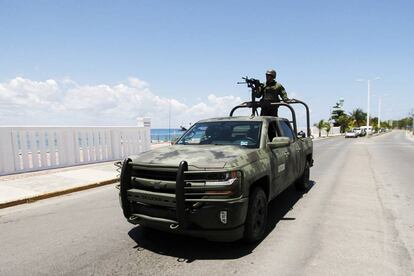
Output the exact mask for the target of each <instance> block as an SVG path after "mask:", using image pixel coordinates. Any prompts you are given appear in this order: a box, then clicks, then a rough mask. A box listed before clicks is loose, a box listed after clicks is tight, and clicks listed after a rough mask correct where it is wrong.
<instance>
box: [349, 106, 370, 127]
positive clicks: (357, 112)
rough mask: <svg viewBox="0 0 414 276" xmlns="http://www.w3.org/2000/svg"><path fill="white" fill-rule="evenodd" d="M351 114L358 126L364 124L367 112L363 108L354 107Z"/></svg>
mask: <svg viewBox="0 0 414 276" xmlns="http://www.w3.org/2000/svg"><path fill="white" fill-rule="evenodd" d="M350 115H351V118H352V119H354V120H355V124H356V126H357V127H360V126H361V125H363V124H364V123H365V120H366V118H367V113H365V112H364V111H363V110H362V109H361V108H357V109H354V110H353V111H352V113H351V114H350Z"/></svg>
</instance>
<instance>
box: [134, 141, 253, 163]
mask: <svg viewBox="0 0 414 276" xmlns="http://www.w3.org/2000/svg"><path fill="white" fill-rule="evenodd" d="M258 158H259V155H258V154H257V149H247V148H242V147H240V146H232V145H220V146H217V145H196V146H195V145H171V146H166V147H160V148H157V149H153V150H150V151H146V152H143V153H141V154H139V155H135V156H132V157H131V159H132V163H133V164H139V165H150V166H166V167H170V166H171V167H178V165H179V164H180V162H181V161H183V160H184V161H187V162H188V165H189V167H194V168H196V169H213V168H215V169H219V168H220V169H221V168H224V167H225V166H226V164H228V163H230V162H231V163H232V165H237V166H241V165H242V163H243V162H244V161H248V162H254V161H256V160H257V159H258Z"/></svg>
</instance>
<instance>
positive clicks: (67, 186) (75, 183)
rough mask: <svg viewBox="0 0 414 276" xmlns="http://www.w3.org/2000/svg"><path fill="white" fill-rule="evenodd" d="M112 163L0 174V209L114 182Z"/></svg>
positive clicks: (115, 179)
mask: <svg viewBox="0 0 414 276" xmlns="http://www.w3.org/2000/svg"><path fill="white" fill-rule="evenodd" d="M113 163H114V162H105V163H98V164H90V165H83V166H74V167H68V168H60V169H51V170H44V171H38V172H31V173H21V174H13V175H6V176H0V209H2V208H6V207H10V206H15V205H19V204H23V203H29V202H33V201H36V200H40V199H45V198H49V197H53V196H58V195H63V194H67V193H72V192H76V191H81V190H86V189H90V188H95V187H99V186H102V185H107V184H110V183H115V182H117V181H118V179H117V175H118V172H117V171H116V167H115V166H114V164H113Z"/></svg>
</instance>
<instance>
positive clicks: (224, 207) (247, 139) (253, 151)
mask: <svg viewBox="0 0 414 276" xmlns="http://www.w3.org/2000/svg"><path fill="white" fill-rule="evenodd" d="M291 103H302V102H300V101H298V100H292V101H291ZM277 105H285V106H287V107H288V108H289V109H290V110H291V112H292V117H293V119H292V121H289V120H288V119H285V118H278V117H272V116H233V112H234V111H235V110H236V109H238V108H246V107H247V108H250V107H251V104H250V105H249V102H247V103H243V104H241V105H239V106H237V107H235V108H234V109H233V110H232V112H231V114H230V116H229V117H224V118H213V119H207V120H202V121H199V122H197V123H195V124H194V125H193V126H192V127H191V128H190V129H188V130H187V131H186V132H185V133H184V134H183V135H182V136H181V137H180V138H179V139H178V140H177V141H176V142H175V143H174V144H173V145H170V146H166V147H160V148H157V149H153V150H150V151H147V152H144V153H141V154H139V155H136V156H130V157H129V158H126V159H125V160H124V161H123V162H122V164H120V166H122V168H121V175H120V202H121V206H122V209H123V213H124V216H125V217H126V219H127V220H128V221H129V222H130V223H132V224H139V225H140V226H142V227H149V228H155V229H159V230H163V231H170V232H174V233H180V234H185V235H191V236H197V237H203V238H206V239H208V240H213V241H235V240H239V239H242V238H243V239H244V240H245V241H247V242H254V241H257V240H260V239H262V238H263V237H264V235H265V230H266V223H267V213H268V212H267V210H268V204H269V202H270V201H271V200H272V199H274V198H275V197H276V196H277V195H278V194H280V193H281V192H282V191H283V190H285V189H286V188H287V187H289V186H290V185H292V184H294V185H295V186H296V188H297V189H299V190H306V189H308V185H309V171H310V167H311V166H312V165H313V156H312V153H313V142H312V138H311V136H310V128H309V110H308V108H307V106H306V105H305V107H306V110H307V115H308V122H307V123H308V133H307V135H306V134H305V133H304V132H301V133H299V134H297V133H298V132H297V126H296V116H295V112H294V109H293V108H292V107H291V104H282V103H280V104H277ZM253 115H254V114H253Z"/></svg>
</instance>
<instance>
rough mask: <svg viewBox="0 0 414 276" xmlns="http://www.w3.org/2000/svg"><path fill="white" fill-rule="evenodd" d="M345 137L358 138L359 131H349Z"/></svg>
mask: <svg viewBox="0 0 414 276" xmlns="http://www.w3.org/2000/svg"><path fill="white" fill-rule="evenodd" d="M345 138H358V133H356V132H354V131H353V130H350V131H347V132H346V133H345Z"/></svg>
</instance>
